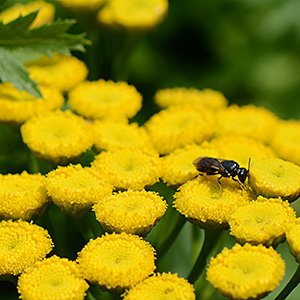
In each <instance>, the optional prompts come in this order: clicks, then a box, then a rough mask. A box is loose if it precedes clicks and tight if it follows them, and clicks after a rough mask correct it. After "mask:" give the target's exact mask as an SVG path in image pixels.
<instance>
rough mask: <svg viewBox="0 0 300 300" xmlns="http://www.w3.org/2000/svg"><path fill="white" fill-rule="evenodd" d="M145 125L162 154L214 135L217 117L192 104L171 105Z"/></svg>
mask: <svg viewBox="0 0 300 300" xmlns="http://www.w3.org/2000/svg"><path fill="white" fill-rule="evenodd" d="M145 126H146V129H147V131H148V134H149V137H150V140H151V142H152V144H153V146H154V147H155V149H156V150H157V151H158V152H159V153H160V154H168V153H170V152H171V151H173V150H175V149H177V148H181V147H184V146H186V145H187V144H191V143H196V144H199V143H201V142H203V141H204V140H206V139H208V138H210V137H212V135H213V134H214V132H215V118H214V116H213V114H212V112H211V111H209V110H203V111H199V110H195V109H193V107H192V106H190V105H186V106H171V107H169V108H167V109H164V110H161V111H160V112H158V113H156V114H155V115H153V116H152V117H151V118H150V119H149V120H148V121H147V122H146V124H145Z"/></svg>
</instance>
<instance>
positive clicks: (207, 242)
mask: <svg viewBox="0 0 300 300" xmlns="http://www.w3.org/2000/svg"><path fill="white" fill-rule="evenodd" d="M220 233H221V231H217V230H212V229H205V234H204V241H203V244H202V248H201V251H200V253H199V256H198V258H197V260H196V262H195V264H194V267H193V269H192V271H191V273H190V275H189V276H188V280H189V282H191V283H194V282H195V281H196V280H197V279H198V278H199V277H200V275H201V274H202V272H203V270H204V268H205V266H206V260H207V257H208V254H209V253H210V252H211V250H212V248H213V246H214V245H215V243H216V242H217V240H218V237H219V235H220Z"/></svg>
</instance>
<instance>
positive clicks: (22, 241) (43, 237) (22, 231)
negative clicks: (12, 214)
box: [0, 220, 53, 276]
mask: <svg viewBox="0 0 300 300" xmlns="http://www.w3.org/2000/svg"><path fill="white" fill-rule="evenodd" d="M52 247H53V243H52V240H51V237H50V236H49V234H48V232H47V230H46V229H44V228H42V227H40V226H37V225H34V224H32V223H28V222H26V221H22V220H18V221H12V220H8V221H1V222H0V276H5V275H14V276H16V275H19V274H20V273H21V272H23V270H24V269H25V268H26V267H28V266H30V265H32V264H34V263H35V262H36V261H39V260H42V259H43V258H44V257H45V256H46V255H47V254H48V253H49V252H50V251H51V250H52Z"/></svg>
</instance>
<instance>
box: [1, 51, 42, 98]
mask: <svg viewBox="0 0 300 300" xmlns="http://www.w3.org/2000/svg"><path fill="white" fill-rule="evenodd" d="M0 79H1V81H2V82H6V81H9V82H11V83H12V84H13V85H14V86H15V87H16V88H17V89H18V90H20V91H21V90H26V91H27V92H28V93H30V94H32V95H33V96H35V97H37V98H42V95H41V92H40V90H39V88H38V86H37V84H36V83H35V82H34V81H33V80H32V79H31V78H30V77H29V74H28V72H27V71H26V69H25V68H24V66H23V65H22V64H21V63H20V62H19V61H18V60H17V59H16V57H15V56H14V55H12V54H11V53H10V52H9V51H7V50H6V49H4V48H2V47H0Z"/></svg>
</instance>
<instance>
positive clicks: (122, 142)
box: [93, 120, 151, 152]
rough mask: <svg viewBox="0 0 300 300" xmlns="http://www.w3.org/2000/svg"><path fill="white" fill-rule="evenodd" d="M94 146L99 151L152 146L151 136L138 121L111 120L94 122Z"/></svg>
mask: <svg viewBox="0 0 300 300" xmlns="http://www.w3.org/2000/svg"><path fill="white" fill-rule="evenodd" d="M93 129H94V138H95V143H94V147H95V149H96V150H97V151H98V152H101V151H102V150H107V151H115V150H117V149H120V148H125V147H130V148H133V149H135V148H139V149H144V148H151V144H150V141H149V137H148V135H147V133H146V131H145V129H144V128H143V127H139V126H138V124H137V123H132V124H124V123H119V122H113V121H111V120H106V121H99V120H96V121H95V122H94V123H93Z"/></svg>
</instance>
